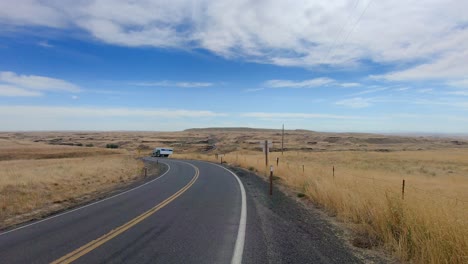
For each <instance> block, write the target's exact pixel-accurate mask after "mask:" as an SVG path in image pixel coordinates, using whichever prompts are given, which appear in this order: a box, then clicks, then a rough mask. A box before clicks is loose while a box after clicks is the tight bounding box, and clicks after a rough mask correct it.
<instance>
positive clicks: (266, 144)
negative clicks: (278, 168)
mask: <svg viewBox="0 0 468 264" xmlns="http://www.w3.org/2000/svg"><path fill="white" fill-rule="evenodd" d="M265 166H266V167H268V140H265Z"/></svg>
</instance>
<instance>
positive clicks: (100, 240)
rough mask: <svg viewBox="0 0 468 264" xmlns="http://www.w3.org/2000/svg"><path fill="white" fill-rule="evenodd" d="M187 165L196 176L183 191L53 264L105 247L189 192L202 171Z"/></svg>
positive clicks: (69, 261)
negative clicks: (105, 244)
mask: <svg viewBox="0 0 468 264" xmlns="http://www.w3.org/2000/svg"><path fill="white" fill-rule="evenodd" d="M184 163H185V162H184ZM187 164H189V165H191V166H192V167H193V168H194V169H195V175H194V176H193V178H192V180H191V181H190V182H189V183H187V184H186V185H185V186H184V187H182V189H180V190H178V191H177V192H176V193H174V194H173V195H171V196H170V197H168V198H167V199H166V200H164V201H162V202H161V203H159V204H157V205H156V206H154V207H153V208H151V209H149V210H148V211H146V212H144V213H142V214H140V215H139V216H137V217H135V218H133V219H132V220H130V221H128V222H127V223H125V224H123V225H121V226H119V227H117V228H116V229H113V230H111V231H110V232H108V233H107V234H105V235H103V236H101V237H99V238H97V239H95V240H93V241H91V242H89V243H87V244H85V245H84V246H81V247H80V248H78V249H76V250H74V251H72V252H70V253H68V254H67V255H65V256H63V257H61V258H59V259H57V260H55V261H53V262H52V263H53V264H56V263H71V262H73V261H75V260H77V259H78V258H80V257H82V256H84V255H86V254H87V253H89V252H91V251H92V250H94V249H96V248H98V247H99V246H101V245H103V244H104V243H106V242H108V241H109V240H111V239H113V238H114V237H116V236H118V235H120V234H122V233H123V232H125V231H127V230H128V229H130V228H131V227H133V226H135V225H136V224H138V223H140V222H141V221H143V220H145V219H146V218H148V217H149V216H151V215H152V214H154V213H156V212H157V211H159V210H160V209H161V208H163V207H164V206H166V205H168V204H169V203H171V202H172V201H173V200H175V199H176V198H177V197H179V196H180V195H182V194H183V193H184V192H185V191H187V190H188V189H189V188H190V187H191V186H192V185H193V184H194V183H195V181H196V180H197V179H198V176H199V175H200V171H199V169H198V168H197V167H196V166H194V165H192V164H190V163H187Z"/></svg>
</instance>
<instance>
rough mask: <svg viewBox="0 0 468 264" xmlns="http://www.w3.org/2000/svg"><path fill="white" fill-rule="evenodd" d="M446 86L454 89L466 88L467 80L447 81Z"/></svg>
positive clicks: (467, 85)
mask: <svg viewBox="0 0 468 264" xmlns="http://www.w3.org/2000/svg"><path fill="white" fill-rule="evenodd" d="M447 84H448V85H450V86H454V87H460V88H468V79H462V80H454V81H449V82H447Z"/></svg>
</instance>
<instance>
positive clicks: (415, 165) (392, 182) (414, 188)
mask: <svg viewBox="0 0 468 264" xmlns="http://www.w3.org/2000/svg"><path fill="white" fill-rule="evenodd" d="M176 157H178V158H195V159H204V160H211V161H217V162H219V160H216V159H215V156H214V155H201V154H182V155H177V156H176ZM277 157H279V166H276V158H277ZM467 157H468V149H445V150H428V151H396V152H388V153H381V152H356V151H342V152H317V153H306V152H285V154H284V155H281V153H271V154H270V164H271V165H273V166H274V168H275V172H274V174H275V176H277V177H279V179H280V180H279V181H280V182H281V183H282V184H284V185H286V186H288V187H290V188H292V189H293V190H295V191H296V192H297V194H298V195H299V196H302V194H304V195H305V196H306V197H308V198H309V199H311V200H312V201H314V202H315V203H316V204H317V205H319V206H321V207H323V208H324V209H325V210H326V211H327V212H328V213H329V214H330V215H332V216H336V217H337V218H338V219H339V220H340V221H343V222H345V223H347V224H348V226H349V227H351V229H352V230H353V231H354V235H355V237H354V239H353V241H352V243H353V244H354V245H356V246H359V247H365V248H372V247H381V248H385V249H387V250H388V251H391V252H394V254H396V255H397V256H398V257H399V258H400V259H401V260H402V261H410V262H415V263H467V262H468V191H467V190H468V159H467ZM223 159H224V161H226V162H228V163H230V164H233V165H237V166H241V167H243V168H246V169H249V170H253V171H257V172H258V173H259V174H261V175H265V157H264V155H263V154H262V153H261V152H260V153H259V152H252V151H239V152H232V153H229V154H226V155H225V156H224V157H223ZM333 167H335V176H333ZM403 179H405V196H404V200H403V199H402V198H403V197H402V181H403Z"/></svg>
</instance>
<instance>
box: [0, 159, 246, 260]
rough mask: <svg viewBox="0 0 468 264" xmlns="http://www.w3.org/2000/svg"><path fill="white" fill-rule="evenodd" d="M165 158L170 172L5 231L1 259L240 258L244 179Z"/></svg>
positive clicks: (211, 166)
mask: <svg viewBox="0 0 468 264" xmlns="http://www.w3.org/2000/svg"><path fill="white" fill-rule="evenodd" d="M164 163H167V165H169V166H168V167H169V169H168V171H167V172H166V173H165V174H164V175H162V176H161V177H159V178H157V179H155V180H153V181H150V182H148V183H146V184H145V185H143V186H140V187H137V188H136V189H132V190H129V191H127V192H124V193H121V194H120V195H117V196H114V197H110V198H108V199H105V200H102V201H100V202H97V203H94V204H91V205H88V206H85V207H82V208H78V209H77V210H73V211H70V212H67V213H65V214H61V215H58V216H55V217H52V218H48V219H46V220H45V221H40V222H36V223H33V224H31V225H27V226H24V227H22V228H19V229H15V230H12V231H9V232H4V233H2V234H0V262H1V263H50V262H54V261H56V263H69V262H76V263H108V262H125V263H230V262H231V261H233V262H240V261H241V258H242V252H243V248H244V246H243V245H244V244H243V238H244V234H245V219H246V218H245V216H246V208H245V200H246V199H245V195H242V193H243V186H242V184H241V182H240V181H239V180H238V178H237V177H236V176H234V175H233V174H232V173H231V172H229V171H228V170H226V169H224V168H223V167H220V166H217V165H214V164H210V163H203V162H183V161H175V160H169V159H165V160H164ZM243 221H244V222H243Z"/></svg>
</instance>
